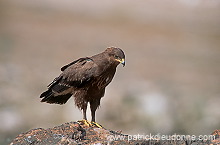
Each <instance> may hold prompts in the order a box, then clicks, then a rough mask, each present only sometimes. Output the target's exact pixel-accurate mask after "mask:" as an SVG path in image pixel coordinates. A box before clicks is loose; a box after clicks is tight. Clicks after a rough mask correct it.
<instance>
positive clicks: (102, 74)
mask: <svg viewBox="0 0 220 145" xmlns="http://www.w3.org/2000/svg"><path fill="white" fill-rule="evenodd" d="M119 64H122V65H123V66H125V54H124V52H123V51H122V49H120V48H116V47H109V48H107V49H105V50H104V51H103V52H101V53H99V54H96V55H94V56H91V57H83V58H79V59H77V60H75V61H73V62H71V63H69V64H67V65H65V66H63V67H62V68H61V71H62V73H61V74H60V75H59V76H58V77H56V78H55V79H54V80H53V81H52V82H51V83H50V84H49V85H48V86H47V87H48V88H47V90H46V91H45V92H43V93H42V94H41V95H40V98H42V100H41V102H46V103H50V104H60V105H62V104H65V103H66V102H67V101H68V99H69V98H70V97H71V96H73V97H74V100H75V105H76V106H77V107H78V108H79V109H80V110H82V113H83V120H84V121H87V116H86V110H87V105H88V103H89V104H90V110H91V116H92V120H91V122H93V123H96V122H95V112H96V110H97V108H98V107H99V106H100V100H101V98H102V97H103V96H104V94H105V88H106V86H107V85H108V84H109V83H110V82H111V81H112V79H113V77H114V75H115V72H116V67H117V66H118V65H119ZM88 122H89V121H87V123H88ZM88 124H89V123H88Z"/></svg>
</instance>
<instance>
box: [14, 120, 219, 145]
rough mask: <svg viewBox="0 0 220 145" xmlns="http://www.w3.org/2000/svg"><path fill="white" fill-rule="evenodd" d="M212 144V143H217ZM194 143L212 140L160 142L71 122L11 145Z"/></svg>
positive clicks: (23, 135) (25, 136) (20, 137)
mask: <svg viewBox="0 0 220 145" xmlns="http://www.w3.org/2000/svg"><path fill="white" fill-rule="evenodd" d="M213 135H215V136H216V140H214V141H216V142H217V141H218V140H217V138H218V139H219V130H216V131H215V132H213ZM216 142H212V143H216ZM193 143H202V144H209V143H211V142H210V140H206V141H200V140H194V141H190V140H159V139H157V138H154V139H147V138H141V137H140V136H139V137H137V136H131V135H125V134H122V133H121V131H112V130H109V129H105V128H104V127H103V128H98V127H88V126H87V125H84V124H81V123H79V122H69V123H65V124H62V125H60V126H56V127H53V128H48V129H43V128H37V129H32V130H30V131H28V132H26V133H21V134H20V135H18V136H17V137H16V138H15V139H14V140H13V141H12V142H11V144H10V145H21V144H22V145H23V144H24V145H28V144H31V145H41V144H47V145H48V144H59V145H76V144H77V145H80V144H94V145H102V144H104V145H123V144H124V145H125V144H136V145H162V144H164V145H168V144H178V145H186V144H193Z"/></svg>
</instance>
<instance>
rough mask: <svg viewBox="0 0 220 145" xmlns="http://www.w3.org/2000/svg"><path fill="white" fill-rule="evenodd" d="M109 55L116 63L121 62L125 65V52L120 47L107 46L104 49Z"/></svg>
mask: <svg viewBox="0 0 220 145" xmlns="http://www.w3.org/2000/svg"><path fill="white" fill-rule="evenodd" d="M105 52H107V53H108V54H109V56H110V60H111V61H113V62H115V63H116V64H120V63H121V64H122V65H123V66H125V54H124V52H123V51H122V50H121V49H120V48H116V47H109V48H107V49H106V50H105Z"/></svg>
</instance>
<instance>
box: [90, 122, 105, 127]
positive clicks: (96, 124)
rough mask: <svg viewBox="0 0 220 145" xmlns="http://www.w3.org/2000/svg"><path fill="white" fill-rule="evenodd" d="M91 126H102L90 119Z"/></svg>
mask: <svg viewBox="0 0 220 145" xmlns="http://www.w3.org/2000/svg"><path fill="white" fill-rule="evenodd" d="M91 123H92V125H93V126H96V127H98V128H103V127H102V126H101V125H100V124H98V123H97V122H94V121H92V122H91Z"/></svg>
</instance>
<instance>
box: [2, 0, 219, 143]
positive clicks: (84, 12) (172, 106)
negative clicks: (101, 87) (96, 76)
mask: <svg viewBox="0 0 220 145" xmlns="http://www.w3.org/2000/svg"><path fill="white" fill-rule="evenodd" d="M109 46H116V47H120V48H122V49H123V50H124V51H125V53H126V67H124V68H123V67H121V66H119V67H118V69H117V73H116V76H115V78H114V79H113V82H112V83H111V84H110V85H109V86H108V87H107V91H106V94H105V97H104V98H103V99H102V100H101V107H100V109H99V110H98V111H97V122H98V123H100V124H102V125H103V126H104V127H105V128H108V129H113V130H122V133H125V134H149V133H152V134H157V133H161V134H166V135H169V134H174V133H177V134H194V135H200V134H201V135H204V134H210V133H212V131H214V130H215V129H220V105H219V104H220V2H219V1H218V0H193V1H191V0H176V1H172V0H163V1H157V0H156V1H155V0H147V1H146V0H139V1H132V0H117V1H108V0H105V1H103V0H93V1H77V0H62V1H59V0H37V1H34V0H16V1H14V0H1V1H0V144H7V143H9V142H10V141H11V139H13V138H15V136H16V135H18V134H19V133H22V132H26V131H28V130H30V129H33V128H39V127H43V128H49V127H53V126H55V125H60V124H62V123H65V122H70V121H77V120H80V119H81V118H82V115H81V112H80V111H79V110H78V109H77V108H76V107H75V106H74V100H73V99H70V100H69V101H68V102H67V103H66V104H65V105H62V106H61V105H50V104H46V103H41V102H40V98H39V95H40V94H41V93H42V92H43V91H45V90H46V86H47V85H48V84H49V83H50V82H51V81H52V80H53V79H54V78H55V77H57V76H58V75H59V74H60V68H61V67H62V66H63V65H65V64H68V63H69V62H71V61H73V60H75V59H78V58H79V57H84V56H92V55H94V54H97V53H99V52H102V51H104V49H105V48H107V47H109ZM88 113H89V115H90V112H88Z"/></svg>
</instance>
